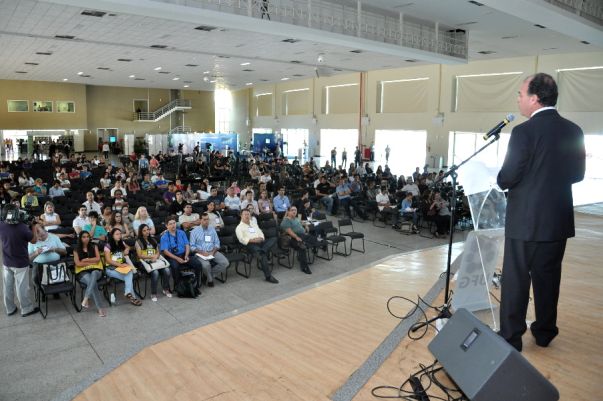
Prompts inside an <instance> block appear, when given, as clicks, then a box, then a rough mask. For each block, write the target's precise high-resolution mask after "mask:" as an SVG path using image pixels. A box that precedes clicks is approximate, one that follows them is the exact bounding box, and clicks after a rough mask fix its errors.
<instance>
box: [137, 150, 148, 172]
mask: <svg viewBox="0 0 603 401" xmlns="http://www.w3.org/2000/svg"><path fill="white" fill-rule="evenodd" d="M138 171H139V173H140V175H142V176H143V177H144V175H145V174H146V173H148V171H149V161H148V160H147V158H146V156H145V155H140V159H139V160H138Z"/></svg>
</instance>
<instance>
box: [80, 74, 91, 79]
mask: <svg viewBox="0 0 603 401" xmlns="http://www.w3.org/2000/svg"><path fill="white" fill-rule="evenodd" d="M80 76H81V77H82V78H90V75H88V74H84V75H80Z"/></svg>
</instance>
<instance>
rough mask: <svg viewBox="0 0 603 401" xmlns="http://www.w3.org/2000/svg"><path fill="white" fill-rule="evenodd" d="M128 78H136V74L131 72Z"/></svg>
mask: <svg viewBox="0 0 603 401" xmlns="http://www.w3.org/2000/svg"><path fill="white" fill-rule="evenodd" d="M128 78H136V75H134V74H132V75H130V76H129V77H128Z"/></svg>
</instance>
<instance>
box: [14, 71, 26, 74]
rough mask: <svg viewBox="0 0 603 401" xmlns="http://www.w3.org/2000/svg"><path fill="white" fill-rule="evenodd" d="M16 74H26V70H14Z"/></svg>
mask: <svg viewBox="0 0 603 401" xmlns="http://www.w3.org/2000/svg"><path fill="white" fill-rule="evenodd" d="M15 72H16V73H17V74H27V71H15Z"/></svg>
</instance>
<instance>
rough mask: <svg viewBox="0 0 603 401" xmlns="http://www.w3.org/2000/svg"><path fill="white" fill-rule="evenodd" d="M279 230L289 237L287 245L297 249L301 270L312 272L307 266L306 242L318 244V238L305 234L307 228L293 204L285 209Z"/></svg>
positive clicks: (312, 244)
mask: <svg viewBox="0 0 603 401" xmlns="http://www.w3.org/2000/svg"><path fill="white" fill-rule="evenodd" d="M281 230H282V231H283V232H284V233H285V234H287V235H288V236H289V237H290V240H289V246H291V248H293V249H295V250H296V251H297V258H298V259H299V266H300V267H301V271H302V272H304V273H306V274H312V271H311V270H310V268H309V267H308V255H307V253H306V244H308V245H310V246H315V245H317V244H318V240H317V239H316V238H315V237H314V236H312V235H309V234H307V232H306V231H307V228H306V227H304V225H303V224H302V223H301V221H299V219H298V218H297V208H296V207H295V206H291V207H289V209H287V213H286V214H285V216H284V217H283V221H282V222H281Z"/></svg>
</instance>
